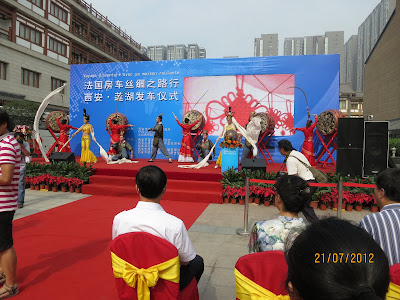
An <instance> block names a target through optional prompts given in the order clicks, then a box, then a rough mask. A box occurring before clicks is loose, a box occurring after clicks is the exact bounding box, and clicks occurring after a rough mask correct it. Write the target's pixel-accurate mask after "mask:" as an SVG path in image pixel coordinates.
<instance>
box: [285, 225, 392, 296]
mask: <svg viewBox="0 0 400 300" xmlns="http://www.w3.org/2000/svg"><path fill="white" fill-rule="evenodd" d="M286 261H287V264H288V278H287V286H288V291H289V295H290V299H292V300H293V299H294V300H357V299H360V300H372V299H384V298H385V295H386V293H387V291H388V286H389V282H390V275H389V263H388V260H387V257H386V255H385V253H384V252H383V251H382V249H381V248H380V247H379V245H378V244H377V243H376V242H375V241H374V239H373V238H372V237H371V236H370V235H369V234H368V233H366V232H365V231H364V230H363V229H361V228H359V227H357V226H355V225H353V224H351V223H350V222H348V221H345V220H340V219H337V218H333V217H331V218H326V219H323V220H321V221H319V222H315V223H312V224H311V225H310V226H309V227H308V228H307V229H306V230H305V231H303V232H302V233H300V235H299V236H298V237H297V238H296V239H295V240H294V241H293V243H292V245H291V246H289V248H288V249H287V250H286Z"/></svg>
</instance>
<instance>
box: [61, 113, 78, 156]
mask: <svg viewBox="0 0 400 300" xmlns="http://www.w3.org/2000/svg"><path fill="white" fill-rule="evenodd" d="M61 118H63V119H62V120H61V122H60V119H61ZM56 122H57V125H58V127H60V136H59V137H58V152H71V147H70V145H69V144H66V142H68V130H70V129H75V130H78V128H76V127H73V126H71V125H69V124H67V118H66V116H65V115H62V116H59V117H58V118H57V120H56ZM64 145H65V146H64ZM61 150H63V151H61Z"/></svg>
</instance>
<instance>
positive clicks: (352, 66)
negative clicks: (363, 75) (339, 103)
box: [343, 35, 358, 91]
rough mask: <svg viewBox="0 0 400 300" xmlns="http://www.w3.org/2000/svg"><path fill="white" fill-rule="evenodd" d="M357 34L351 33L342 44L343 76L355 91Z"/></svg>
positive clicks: (344, 80) (345, 81)
mask: <svg viewBox="0 0 400 300" xmlns="http://www.w3.org/2000/svg"><path fill="white" fill-rule="evenodd" d="M357 55H358V36H357V35H352V36H351V37H350V38H349V40H348V41H347V42H346V44H345V45H344V72H343V73H344V74H343V76H344V78H343V82H344V83H348V84H349V85H350V88H351V89H352V90H353V91H357V62H358V59H357Z"/></svg>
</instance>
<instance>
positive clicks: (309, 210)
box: [301, 179, 319, 223]
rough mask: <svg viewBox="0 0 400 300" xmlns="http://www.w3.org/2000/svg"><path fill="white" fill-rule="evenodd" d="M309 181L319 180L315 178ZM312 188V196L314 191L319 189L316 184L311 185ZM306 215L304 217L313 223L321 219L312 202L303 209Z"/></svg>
mask: <svg viewBox="0 0 400 300" xmlns="http://www.w3.org/2000/svg"><path fill="white" fill-rule="evenodd" d="M307 182H308V183H316V182H317V181H316V180H315V179H313V180H307ZM310 190H311V197H312V196H313V195H314V193H315V192H316V191H317V187H316V186H310ZM310 200H311V198H310ZM301 212H302V213H303V215H304V217H305V218H306V219H307V221H308V222H310V223H313V222H316V221H318V220H319V218H318V217H317V215H316V214H315V211H314V208H312V207H311V206H310V203H307V204H306V206H305V207H304V208H303V210H302V211H301Z"/></svg>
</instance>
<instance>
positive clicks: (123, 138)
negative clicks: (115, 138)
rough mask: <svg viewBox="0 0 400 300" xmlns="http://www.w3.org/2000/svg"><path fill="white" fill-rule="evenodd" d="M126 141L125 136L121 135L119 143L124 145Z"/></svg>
mask: <svg viewBox="0 0 400 300" xmlns="http://www.w3.org/2000/svg"><path fill="white" fill-rule="evenodd" d="M124 140H125V137H124V135H123V134H121V135H120V136H119V141H120V143H122V142H123V141H124Z"/></svg>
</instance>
